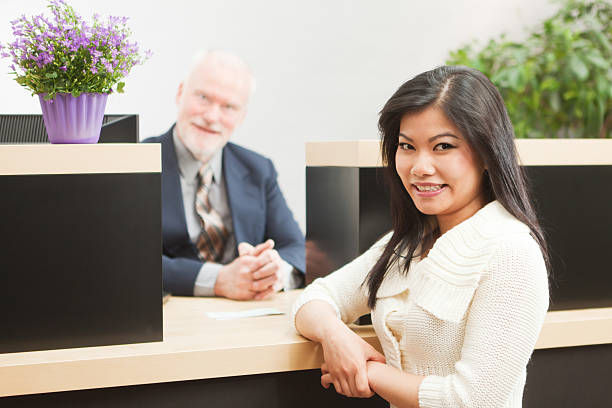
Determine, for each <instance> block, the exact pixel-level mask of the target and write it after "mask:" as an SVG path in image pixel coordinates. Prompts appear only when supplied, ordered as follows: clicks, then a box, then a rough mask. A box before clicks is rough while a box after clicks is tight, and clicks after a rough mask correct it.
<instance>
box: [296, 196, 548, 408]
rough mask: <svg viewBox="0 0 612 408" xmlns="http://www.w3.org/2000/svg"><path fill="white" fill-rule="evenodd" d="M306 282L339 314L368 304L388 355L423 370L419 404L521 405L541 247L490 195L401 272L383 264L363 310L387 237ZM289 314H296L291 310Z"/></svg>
mask: <svg viewBox="0 0 612 408" xmlns="http://www.w3.org/2000/svg"><path fill="white" fill-rule="evenodd" d="M390 236H391V234H388V235H387V236H385V237H384V238H383V239H381V240H380V241H378V242H377V243H376V244H374V245H373V246H372V247H371V248H370V249H369V250H368V251H367V252H365V253H364V254H363V255H361V256H360V257H358V258H357V259H355V260H354V261H352V262H351V263H349V264H347V265H345V266H344V267H342V268H341V269H339V270H337V271H335V272H334V273H332V274H331V275H329V276H327V277H325V278H321V279H317V280H315V281H314V282H313V283H312V284H311V285H310V286H308V287H307V288H306V289H305V290H304V292H303V293H302V295H301V296H300V297H299V298H298V300H297V301H296V303H295V305H294V307H293V316H294V318H295V314H296V313H297V311H298V310H299V308H300V307H302V306H303V305H304V304H305V303H307V302H309V301H312V300H315V299H318V300H324V301H326V302H328V303H329V304H331V305H332V306H333V307H334V309H335V310H336V312H337V314H338V317H339V318H340V319H342V321H344V322H345V323H351V322H354V321H355V320H356V319H357V318H358V317H359V316H361V315H364V314H366V313H368V312H371V313H372V323H373V325H374V329H375V331H376V334H377V336H378V338H379V340H380V343H381V345H382V348H383V351H384V353H385V357H386V359H387V364H389V365H392V366H394V367H397V368H400V369H402V370H404V371H407V372H411V373H414V374H417V375H422V376H425V379H424V380H423V382H422V383H421V386H420V389H419V405H420V407H421V408H428V407H449V408H451V407H452V408H456V407H479V408H486V407H513V408H514V407H521V405H522V395H523V388H524V386H525V378H526V365H527V362H528V360H529V357H530V356H531V353H532V351H533V348H534V346H535V343H536V340H537V338H538V335H539V333H540V329H541V327H542V323H543V321H544V317H545V315H546V310H547V309H548V279H547V273H546V267H545V265H544V260H543V257H542V253H541V252H540V249H539V247H538V244H537V243H536V242H535V240H534V239H533V238H532V237H531V235H530V233H529V228H528V227H527V226H526V225H524V224H523V223H521V222H519V221H518V220H517V219H515V218H514V217H513V216H512V215H511V214H510V213H508V212H507V211H506V210H505V209H504V208H503V206H502V205H501V204H500V203H499V202H497V201H494V202H492V203H489V204H487V205H486V206H485V207H483V208H482V209H481V210H479V211H478V212H477V213H476V214H474V215H473V216H472V217H471V218H469V219H467V220H465V221H463V222H462V223H460V224H459V225H457V226H455V227H454V228H452V229H451V230H449V231H448V232H446V233H445V234H443V235H442V236H441V237H440V238H438V240H437V241H436V243H435V244H434V246H433V248H432V249H431V250H430V251H429V254H428V255H427V257H426V258H425V259H423V260H415V261H413V262H412V264H411V266H410V271H409V273H408V276H404V275H402V274H401V273H400V271H399V268H398V267H397V265H395V267H393V268H391V269H390V270H389V271H388V272H387V275H386V276H385V280H384V281H383V283H382V285H381V287H380V289H379V290H378V293H377V299H378V300H377V304H376V307H375V308H374V310H372V311H370V310H369V309H368V306H367V289H366V288H365V286H362V282H363V281H364V279H365V277H366V275H367V273H368V272H369V271H370V269H371V268H372V266H373V265H374V263H375V262H376V261H377V259H378V258H379V256H380V255H381V253H382V250H383V249H384V246H385V244H386V242H388V240H389V239H390ZM294 320H295V319H294Z"/></svg>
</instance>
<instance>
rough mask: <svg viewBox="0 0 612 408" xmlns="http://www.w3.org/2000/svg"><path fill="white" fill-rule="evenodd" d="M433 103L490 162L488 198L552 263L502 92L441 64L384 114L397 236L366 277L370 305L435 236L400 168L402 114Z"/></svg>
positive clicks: (407, 87) (476, 74)
mask: <svg viewBox="0 0 612 408" xmlns="http://www.w3.org/2000/svg"><path fill="white" fill-rule="evenodd" d="M429 107H437V108H439V109H441V110H442V112H444V114H445V115H446V117H447V118H448V119H449V120H450V121H451V122H452V123H453V124H454V125H455V126H456V127H457V128H458V129H459V130H460V131H461V134H462V135H463V136H464V137H465V139H466V141H467V143H468V144H469V145H470V147H471V148H472V150H473V151H474V152H476V155H477V156H478V157H479V158H480V160H481V162H482V163H483V164H484V166H485V168H486V169H487V173H488V174H486V175H485V177H484V178H483V179H484V181H483V182H484V186H483V189H484V194H485V199H486V201H487V202H490V201H493V200H498V201H499V202H500V203H501V205H503V207H504V208H505V209H506V210H507V211H508V212H509V213H510V214H512V215H513V216H514V217H515V218H517V219H518V220H519V221H521V222H523V223H524V224H525V225H527V226H528V227H529V228H530V230H531V234H532V236H533V237H534V239H535V240H536V242H537V243H538V244H539V246H540V249H541V251H542V255H543V257H544V260H545V262H546V265H547V266H548V264H549V260H548V251H547V248H546V242H545V240H544V234H543V232H542V229H541V228H540V225H539V223H538V220H537V217H536V213H535V210H534V208H533V205H532V203H531V200H530V199H529V194H528V188H527V181H526V177H525V175H524V173H523V170H522V168H521V167H520V166H519V164H518V157H517V152H516V147H515V144H514V130H513V128H512V123H511V122H510V118H509V117H508V112H507V111H506V106H505V105H504V101H503V99H502V97H501V95H500V94H499V92H498V90H497V88H495V85H493V83H492V82H491V81H489V79H488V78H487V77H486V76H485V75H484V74H482V73H481V72H480V71H477V70H475V69H472V68H467V67H454V66H443V67H438V68H436V69H433V70H431V71H427V72H424V73H422V74H419V75H417V76H416V77H414V78H413V79H411V80H409V81H408V82H406V83H404V84H403V85H402V86H400V87H399V89H398V90H397V91H396V92H395V93H394V94H393V96H391V98H390V99H389V100H388V101H387V103H386V104H385V106H384V107H383V109H382V111H381V112H380V119H379V121H378V129H379V130H380V133H381V136H382V141H381V143H382V146H381V152H382V162H383V172H384V175H385V180H386V182H387V184H388V186H389V190H390V198H391V217H392V224H393V234H392V236H391V239H390V240H389V242H388V243H387V245H386V247H385V249H384V251H383V253H382V255H381V257H380V258H379V259H378V262H377V263H376V264H375V265H374V267H373V268H372V270H370V272H369V274H368V276H367V278H366V280H365V281H364V285H367V287H368V305H369V306H370V308H374V306H375V305H376V292H377V291H378V288H379V287H380V285H381V283H382V281H383V279H384V277H385V274H386V272H387V270H388V269H389V268H390V267H391V265H393V264H395V263H396V262H397V264H398V265H399V266H400V267H401V268H402V271H403V273H404V274H407V273H408V270H409V268H410V262H411V260H412V259H413V258H414V257H415V256H420V255H421V254H415V251H416V250H417V248H418V247H419V244H423V246H422V247H423V248H428V244H433V241H434V240H435V236H434V235H433V234H434V233H435V232H434V231H432V227H431V218H430V217H429V216H427V215H425V214H423V213H421V212H420V211H419V210H418V209H417V208H416V207H415V205H414V203H413V202H412V199H411V198H410V195H409V194H408V192H407V191H406V189H405V188H404V185H403V184H402V181H401V179H400V177H399V175H398V174H397V170H396V168H395V154H396V151H397V148H398V135H399V129H400V122H401V120H402V118H403V117H404V115H406V114H413V113H419V112H422V111H423V110H425V109H427V108H429ZM399 254H406V255H405V256H402V257H400V256H399ZM402 262H403V265H402Z"/></svg>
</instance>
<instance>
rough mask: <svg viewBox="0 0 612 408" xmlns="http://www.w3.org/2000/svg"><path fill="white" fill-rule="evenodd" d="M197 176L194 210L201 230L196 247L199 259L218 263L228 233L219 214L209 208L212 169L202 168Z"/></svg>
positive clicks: (208, 167)
mask: <svg viewBox="0 0 612 408" xmlns="http://www.w3.org/2000/svg"><path fill="white" fill-rule="evenodd" d="M198 174H199V179H200V186H199V188H198V191H197V192H196V198H195V210H196V213H197V214H198V217H199V218H200V224H201V226H202V229H201V231H200V237H199V238H198V242H197V244H196V246H197V247H198V250H199V251H200V253H199V255H200V259H202V260H203V261H212V262H219V261H220V260H221V257H222V256H223V249H224V248H225V242H226V241H227V237H228V232H227V228H225V225H223V220H222V219H221V216H220V215H219V213H218V212H217V211H215V210H214V209H213V208H212V207H211V206H210V200H209V198H208V194H209V192H210V186H211V185H212V178H213V171H212V168H210V166H202V168H200V171H199V173H198Z"/></svg>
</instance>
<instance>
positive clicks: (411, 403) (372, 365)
mask: <svg viewBox="0 0 612 408" xmlns="http://www.w3.org/2000/svg"><path fill="white" fill-rule="evenodd" d="M367 368H368V381H369V384H370V388H371V389H372V390H373V391H374V392H375V393H377V394H378V395H380V396H381V397H382V398H384V399H385V400H386V401H388V402H390V403H391V404H392V405H394V406H396V407H399V408H418V407H419V386H420V385H421V381H423V378H425V377H422V376H418V375H414V374H410V373H406V372H404V371H401V370H398V369H397V368H395V367H391V366H389V365H386V364H382V363H379V362H376V361H369V362H368V365H367Z"/></svg>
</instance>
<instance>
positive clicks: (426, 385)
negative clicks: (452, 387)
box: [419, 375, 444, 408]
mask: <svg viewBox="0 0 612 408" xmlns="http://www.w3.org/2000/svg"><path fill="white" fill-rule="evenodd" d="M443 387H444V377H440V376H437V375H429V376H427V377H425V378H424V379H423V381H421V385H420V387H419V408H439V407H442V398H441V397H442V393H441V392H440V391H441V390H442V388H443Z"/></svg>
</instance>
